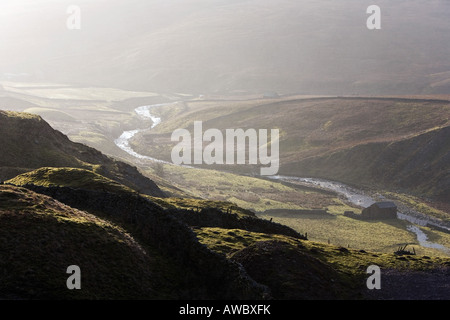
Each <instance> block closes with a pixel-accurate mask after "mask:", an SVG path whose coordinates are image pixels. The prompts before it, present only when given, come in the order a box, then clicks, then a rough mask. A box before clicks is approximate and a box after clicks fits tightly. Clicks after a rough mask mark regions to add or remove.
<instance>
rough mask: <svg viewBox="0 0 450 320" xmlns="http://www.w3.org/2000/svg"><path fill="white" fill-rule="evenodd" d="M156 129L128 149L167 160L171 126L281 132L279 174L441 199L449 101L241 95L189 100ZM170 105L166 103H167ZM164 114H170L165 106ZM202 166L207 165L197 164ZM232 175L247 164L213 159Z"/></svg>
mask: <svg viewBox="0 0 450 320" xmlns="http://www.w3.org/2000/svg"><path fill="white" fill-rule="evenodd" d="M185 105H186V108H185V109H184V110H180V111H179V112H178V113H176V114H175V115H174V114H172V113H170V115H171V116H170V117H168V116H166V117H165V116H164V112H165V110H164V108H161V109H160V110H159V112H161V114H162V117H163V119H164V121H163V123H162V124H161V125H160V126H158V128H156V129H155V130H151V131H149V132H143V133H141V134H138V135H136V137H135V138H134V139H133V140H132V142H131V145H132V146H133V148H135V151H136V152H138V153H141V154H144V155H148V156H151V157H157V158H159V159H163V160H166V161H171V158H170V152H171V150H172V148H173V146H174V145H175V143H172V142H170V135H171V133H172V131H173V130H174V129H175V128H187V129H189V130H192V129H193V122H194V121H200V120H201V121H202V122H203V131H206V130H207V129H209V128H217V129H219V130H221V131H222V132H225V130H226V129H228V128H242V129H244V130H246V129H250V128H253V129H255V128H256V129H259V128H278V129H279V130H280V170H279V173H280V174H282V175H293V176H313V177H321V178H328V179H335V180H338V181H342V182H347V183H350V184H355V185H360V186H376V187H377V188H381V189H390V190H393V189H401V190H402V191H405V192H410V193H414V194H415V195H419V196H424V197H430V198H434V199H438V200H441V201H447V202H448V199H450V197H449V193H448V192H449V190H450V189H449V185H450V177H449V175H448V170H449V169H450V167H449V164H450V161H448V160H449V154H450V149H449V141H450V139H449V134H450V133H449V128H450V122H449V119H450V102H449V101H448V100H438V99H432V97H431V98H422V99H418V98H416V99H409V98H401V97H397V98H394V97H392V98H388V97H386V98H375V97H373V98H371V97H366V98H365V97H335V98H332V97H329V98H328V97H323V98H300V97H284V98H279V99H260V100H248V101H191V102H188V103H186V104H185ZM167 109H170V108H167ZM166 112H171V111H170V110H167V111H166ZM204 167H209V166H206V165H205V166H204ZM213 167H215V168H217V169H222V170H231V171H234V172H237V173H245V174H253V173H254V172H258V171H255V170H254V167H253V166H226V165H222V166H219V165H215V166H213Z"/></svg>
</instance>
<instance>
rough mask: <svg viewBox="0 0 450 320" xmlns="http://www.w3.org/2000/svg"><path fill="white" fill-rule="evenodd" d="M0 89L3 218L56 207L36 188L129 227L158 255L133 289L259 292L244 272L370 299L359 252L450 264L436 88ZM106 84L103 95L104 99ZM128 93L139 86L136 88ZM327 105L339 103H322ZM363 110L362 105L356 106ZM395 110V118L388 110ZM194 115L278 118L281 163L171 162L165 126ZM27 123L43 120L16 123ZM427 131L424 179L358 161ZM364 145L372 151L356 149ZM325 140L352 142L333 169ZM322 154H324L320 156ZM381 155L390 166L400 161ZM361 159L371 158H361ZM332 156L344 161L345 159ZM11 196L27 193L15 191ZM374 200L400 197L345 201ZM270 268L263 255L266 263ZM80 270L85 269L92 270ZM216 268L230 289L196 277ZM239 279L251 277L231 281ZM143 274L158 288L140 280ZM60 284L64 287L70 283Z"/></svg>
mask: <svg viewBox="0 0 450 320" xmlns="http://www.w3.org/2000/svg"><path fill="white" fill-rule="evenodd" d="M3 88H4V90H3V91H1V92H0V105H1V106H2V109H9V110H12V111H10V112H6V113H5V112H4V111H2V117H1V119H0V121H2V124H3V125H2V130H3V131H2V137H3V141H1V143H2V146H3V148H4V150H8V151H7V153H4V155H3V156H2V158H1V163H0V165H1V170H0V174H1V177H0V180H1V181H6V182H5V183H6V185H5V186H4V187H0V196H1V197H3V199H4V201H3V202H2V203H3V207H1V206H0V218H1V217H4V219H13V218H10V215H11V214H13V212H16V211H8V210H10V209H12V208H18V209H17V210H19V211H20V212H22V211H23V212H24V213H26V214H28V212H29V211H30V210H29V209H27V208H32V209H33V210H37V212H38V213H39V214H43V215H44V216H45V215H47V213H48V212H53V211H49V210H50V208H49V206H50V205H51V201H53V200H46V199H47V198H45V199H44V198H42V199H41V197H44V196H45V197H49V198H48V199H54V200H57V201H59V202H61V203H64V205H67V206H68V207H70V208H76V209H77V210H81V211H83V212H84V211H85V212H87V213H90V214H95V216H96V217H97V218H98V219H104V220H105V221H107V222H108V223H111V224H113V225H114V228H116V227H117V228H122V229H124V230H127V231H128V232H130V235H131V237H132V240H131V242H130V245H132V246H137V245H140V246H141V248H142V250H144V251H145V252H147V253H148V252H151V255H152V256H153V257H155V258H154V259H156V260H153V262H152V263H151V264H150V266H151V270H152V271H151V272H153V274H155V275H156V278H155V279H153V280H152V281H150V279H149V280H148V282H147V283H146V284H145V286H147V287H140V286H139V284H138V283H133V286H135V287H136V288H137V290H139V291H138V294H140V295H143V296H145V298H146V299H147V298H150V299H153V298H155V297H164V298H168V299H179V298H180V297H181V298H185V297H187V296H189V297H195V298H200V299H203V298H205V297H218V298H220V297H223V295H225V294H226V290H230V291H228V293H229V292H233V294H237V295H238V296H239V297H242V298H243V299H246V298H249V297H250V299H260V298H261V297H263V296H265V295H267V294H268V293H267V292H265V289H264V286H263V287H259V286H258V284H255V283H253V282H252V281H254V280H255V279H259V280H260V281H262V283H264V285H268V286H269V287H270V289H271V294H272V295H273V294H275V298H280V299H284V298H287V299H314V298H316V299H320V298H326V297H328V298H331V299H335V298H349V299H366V297H367V296H366V294H367V293H364V290H363V288H362V287H361V285H362V284H363V281H362V279H363V278H364V275H365V266H366V264H367V265H368V264H373V263H376V264H378V265H380V266H382V267H383V268H389V269H393V270H411V272H416V271H417V272H426V271H427V270H435V269H440V268H444V269H445V268H446V267H447V266H448V264H449V263H450V261H448V259H449V257H450V252H449V248H450V233H449V232H448V229H447V228H448V224H449V211H448V210H447V209H446V208H447V205H448V203H446V201H445V200H446V194H447V193H448V189H446V185H447V183H448V179H447V180H446V176H445V175H442V174H441V173H442V172H445V170H448V169H446V168H448V167H447V166H448V163H447V162H445V157H446V154H447V153H446V149H445V148H447V146H448V145H447V144H446V143H445V140H442V139H441V138H440V135H441V134H443V135H444V136H445V135H446V131H445V130H446V128H447V125H448V114H449V105H450V102H447V100H445V99H443V98H437V97H426V98H425V97H422V98H421V99H417V98H411V97H408V98H399V97H383V98H370V97H369V98H368V97H365V98H363V97H358V98H357V97H347V98H346V97H324V96H317V97H316V96H299V95H294V96H279V97H276V98H273V97H271V98H267V97H263V96H249V97H246V98H245V99H243V97H224V96H220V97H214V96H201V97H198V96H194V95H187V94H170V95H169V94H156V93H146V92H141V93H138V94H136V93H134V92H127V91H121V90H114V89H110V88H88V89H86V88H81V87H80V88H73V87H69V86H68V87H66V86H63V85H55V84H52V85H50V84H47V85H46V86H43V85H31V84H26V85H25V84H14V85H12V84H9V86H8V85H7V84H3ZM63 92H64V94H68V92H70V96H63ZM111 92H114V95H111V96H112V97H114V98H113V99H112V100H110V99H106V97H107V96H109V94H110V93H111ZM134 94H136V95H137V96H134V97H133V95H134ZM103 99H104V100H103ZM6 105H8V106H9V107H6ZM360 108H362V109H363V110H359V109H360ZM332 109H335V110H338V112H335V113H333V112H331V110H332ZM22 112H26V113H22ZM367 112H369V113H370V115H369V116H365V113H367ZM38 115H39V116H40V117H42V118H40V117H39V116H38ZM392 117H394V118H395V119H396V121H395V122H393V121H391V122H389V123H386V122H387V119H388V118H389V119H391V118H392ZM194 120H198V121H203V125H204V127H205V129H209V128H217V129H220V130H226V129H227V128H243V129H248V128H263V129H271V128H277V129H279V130H280V141H279V142H280V173H279V175H276V176H269V177H265V176H260V174H259V167H258V166H257V165H251V164H242V165H232V166H231V165H228V166H227V165H205V164H202V165H191V166H184V165H174V164H173V163H171V159H170V152H171V149H172V148H173V146H174V142H173V141H171V139H170V135H171V133H172V132H173V130H175V129H177V128H184V129H187V130H188V131H189V130H193V129H194V126H193V122H194ZM47 122H48V124H47ZM25 128H26V130H25ZM52 128H55V129H57V130H59V131H60V132H58V131H54V130H53V129H52ZM30 130H31V131H33V132H39V134H35V135H33V136H27V134H26V133H27V132H30ZM12 136H14V137H16V138H17V137H20V139H21V141H23V142H22V144H21V146H16V145H14V144H13V143H10V142H9V141H10V140H9V138H8V137H12ZM422 139H423V140H424V143H425V142H429V143H430V144H431V145H432V146H433V145H435V147H433V148H432V149H429V148H428V149H426V150H431V151H433V150H436V151H433V152H435V153H432V152H431V153H430V152H428V151H427V153H426V155H427V157H428V158H426V159H425V160H423V161H428V162H429V163H430V168H429V171H428V172H429V174H431V175H429V178H430V179H429V180H427V179H419V180H418V181H417V183H420V184H421V187H420V189H419V188H416V186H411V187H409V188H400V186H404V184H402V183H403V182H402V179H405V181H414V179H417V177H418V176H417V175H412V176H406V177H404V176H398V177H396V181H395V183H386V181H385V180H379V179H377V177H376V176H374V175H373V174H374V172H375V173H376V172H377V171H376V170H375V169H376V168H377V167H376V164H377V163H376V162H375V163H371V162H369V160H373V159H375V157H373V156H372V155H370V152H371V151H370V150H371V149H370V148H369V147H368V146H372V145H376V146H377V147H375V149H377V148H380V147H379V146H383V145H387V146H388V147H387V149H389V147H390V146H392V145H397V144H398V145H400V146H407V145H408V143H409V141H421V140H422ZM295 141H298V142H299V143H296V142H295ZM436 144H437V145H436ZM365 148H368V150H369V154H366V155H364V154H363V153H361V152H360V150H366V149H365ZM402 148H404V149H402V150H403V151H404V150H408V148H406V147H402ZM97 150H98V151H97ZM23 152H26V154H28V155H33V156H31V157H32V158H30V159H29V158H27V157H24V156H23V155H24V154H23ZM383 152H386V151H382V152H381V153H383ZM336 154H344V155H346V156H345V157H347V154H351V156H350V155H349V156H348V158H345V159H344V160H343V163H344V164H347V165H348V166H349V167H353V171H356V172H353V171H352V174H349V175H345V176H344V175H342V176H339V175H338V176H336V174H339V170H338V169H337V170H338V172H337V173H334V171H333V170H331V169H332V168H333V166H336V162H334V161H335V160H334V159H335V158H334V157H336ZM355 154H356V156H355ZM424 155H425V154H420V152H419V151H418V152H416V155H415V156H417V157H419V158H422V159H423V157H424ZM28 157H30V156H28ZM431 157H432V159H431ZM31 159H32V161H31ZM312 159H317V164H318V166H317V167H314V169H315V170H316V171H313V170H311V171H308V170H307V168H308V166H307V165H305V164H309V163H310V162H311V161H312ZM324 159H327V161H331V160H333V161H331V162H330V163H327V162H326V161H325V160H324ZM328 159H331V160H328ZM339 159H341V160H342V158H339ZM385 159H390V160H395V159H397V158H395V157H393V156H391V157H390V158H385ZM421 164H422V162H421V161H420V160H417V163H414V162H413V163H412V164H410V167H411V168H412V170H416V173H417V174H418V173H420V169H419V167H420V165H421ZM384 165H385V166H387V167H386V168H389V169H390V170H394V169H395V166H396V165H397V163H396V162H393V163H389V162H386V163H385V164H384ZM370 166H372V169H373V170H374V171H370V170H366V171H364V170H363V169H364V168H367V167H370ZM415 166H417V168H415ZM342 170H343V172H347V171H345V170H347V168H346V167H343V168H342ZM333 173H334V174H333ZM336 177H343V179H335V178H336ZM371 177H373V178H374V179H372V178H371ZM147 179H148V180H147ZM336 181H339V182H336ZM149 186H151V187H150V188H149ZM27 190H28V191H27ZM420 190H424V191H425V192H424V194H420V192H418V191H420ZM22 195H23V196H22ZM41 195H42V196H41ZM21 197H24V198H23V199H22V200H20V199H21ZM385 199H390V200H392V201H394V202H395V203H396V205H397V206H398V210H399V211H398V218H397V219H394V220H375V221H364V220H360V219H354V218H352V217H349V216H348V215H347V214H346V213H347V212H350V211H351V212H355V213H357V214H358V213H360V212H361V210H362V209H363V208H365V207H367V206H369V205H370V204H371V203H372V202H374V201H378V200H385ZM130 208H134V209H133V210H131V211H130ZM2 210H3V211H2ZM52 210H54V209H52ZM55 210H57V211H58V210H62V209H59V208H58V209H55ZM64 210H65V209H64ZM60 214H61V213H56V215H60ZM67 214H68V215H69V216H68V217H67V219H68V220H70V221H72V220H73V221H77V218H76V216H72V213H67ZM44 216H39V217H44ZM11 217H12V216H11ZM410 218H414V219H416V220H411V219H410ZM30 219H35V218H33V217H30ZM421 219H424V220H425V223H422V221H420V220H421ZM5 221H6V220H5ZM8 221H10V220H8ZM11 221H15V220H14V219H13V220H11ZM15 223H19V222H15ZM99 223H100V224H103V223H106V222H103V221H100V222H99ZM17 226H18V227H19V225H17ZM158 226H159V227H158ZM5 232H6V231H5ZM175 234H177V236H175V237H174V235H175ZM8 237H9V235H8ZM11 237H12V236H11ZM52 237H54V238H51V240H50V241H51V243H56V242H57V238H58V237H59V235H58V234H56V233H53V234H52ZM74 237H75V238H76V237H77V236H74ZM102 237H103V236H102ZM108 237H109V236H108ZM169 238H171V240H170V241H168V239H169ZM76 239H78V238H76ZM24 241H25V240H24ZM26 241H31V239H29V240H26ZM77 241H81V242H82V241H83V240H82V239H78V240H77ZM107 241H109V240H107ZM114 241H115V240H114ZM133 241H135V242H136V243H137V244H136V245H134V244H133V243H134V242H133ZM119 243H121V241H119ZM183 243H184V244H183ZM198 244H202V245H204V246H206V248H208V250H207V251H204V248H205V247H201V246H198ZM68 245H69V244H66V246H68ZM180 246H182V247H183V248H185V249H183V250H186V251H182V252H184V253H181V252H180V256H178V254H177V255H176V259H175V260H173V259H172V258H171V254H172V253H173V252H178V251H176V250H177V249H175V248H179V247H180ZM188 247H189V248H190V249H188ZM399 247H405V248H407V249H409V250H413V251H414V255H405V256H402V255H398V254H397V253H396V251H398V249H399ZM0 249H1V248H0ZM262 249H263V250H264V252H266V253H267V254H268V255H270V256H272V257H277V259H279V262H280V264H281V266H282V268H283V270H285V271H284V272H285V273H283V274H280V275H279V277H281V278H278V276H277V277H274V278H272V277H270V279H267V281H265V280H263V279H260V278H259V276H258V272H259V271H258V270H255V269H253V268H252V264H251V263H253V262H251V263H250V261H253V259H256V260H254V261H258V260H257V259H259V255H258V254H257V252H259V250H262ZM49 250H56V251H55V252H54V253H53V251H51V252H52V253H51V254H55V255H58V254H60V253H58V249H57V247H55V248H54V247H51V248H50V249H49ZM71 250H72V249H71ZM120 250H123V249H120ZM132 250H134V249H132ZM174 250H175V251H174ZM133 252H134V251H133ZM212 253H217V254H219V256H220V257H222V258H218V257H214V254H212ZM311 255H313V256H311ZM292 256H295V257H296V258H295V261H307V262H306V263H308V264H309V263H310V264H311V268H315V269H316V270H318V271H317V272H319V273H320V274H322V273H323V277H322V278H321V279H322V280H320V281H321V282H320V283H317V284H313V283H312V282H311V284H310V285H317V291H313V292H310V291H297V290H296V288H299V287H298V286H299V283H304V282H305V281H313V279H316V278H315V277H313V276H312V275H310V276H311V277H310V278H304V276H305V275H304V274H297V273H296V271H295V268H294V266H295V265H292V266H289V261H291V257H292ZM249 257H250V259H251V260H248V259H249ZM313 257H314V258H313ZM64 259H65V258H64ZM132 259H134V260H133V261H135V260H136V259H141V258H139V256H137V258H134V257H133V258H132ZM198 259H200V260H198ZM304 259H306V260H304ZM316 259H317V260H316ZM269 260H270V259H269ZM65 261H66V260H61V263H65ZM186 261H188V262H186ZM267 261H268V260H267ZM234 262H239V263H242V264H243V265H245V266H246V272H248V274H246V275H245V276H244V278H245V277H246V276H249V277H251V280H249V279H247V278H245V279H242V278H239V276H238V271H237V270H236V269H235V266H234ZM99 263H106V261H103V260H102V261H99ZM136 263H137V262H136ZM139 263H140V262H139ZM145 263H147V264H148V262H145ZM185 263H188V264H189V267H188V269H187V270H188V272H187V276H188V278H186V279H183V277H180V274H181V273H180V272H181V270H182V269H183V268H186V265H185ZM247 263H250V264H248V265H247ZM211 266H215V268H217V272H215V273H213V274H211V275H209V276H208V277H207V278H205V279H203V280H202V281H200V282H198V281H199V279H200V278H201V277H202V271H201V270H204V269H203V268H207V269H208V270H210V268H211ZM7 267H8V268H9V267H10V266H7ZM274 267H275V266H273V265H271V264H270V263H263V270H264V272H268V274H269V273H270V272H272V271H270V270H272V269H273V268H274ZM49 268H50V267H49ZM118 268H119V269H120V268H122V266H118ZM139 268H142V266H141V265H140V264H139ZM196 268H199V269H198V270H197V271H196ZM329 268H332V269H329ZM326 270H328V271H326ZM89 272H90V273H91V272H92V276H94V274H95V272H94V271H89ZM227 272H229V273H230V276H229V277H227V280H220V281H227V282H226V288H229V289H225V288H224V290H223V291H220V292H215V291H214V286H213V287H211V286H210V285H208V284H207V282H208V281H212V282H211V283H214V282H215V281H219V280H218V279H219V278H220V277H221V274H223V273H227ZM327 272H328V274H329V275H331V278H332V279H333V280H332V281H333V282H334V283H336V285H337V287H336V288H335V289H336V291H333V292H327V289H326V288H327V285H326V283H325V282H323V281H327V280H326V279H328V278H329V276H325V274H327ZM402 272H404V271H402ZM408 272H409V271H408ZM427 274H428V273H427ZM199 277H200V278H199ZM235 277H237V278H235ZM284 277H286V278H284ZM167 278H171V279H173V280H171V281H167ZM286 279H289V280H286ZM307 279H310V280H307ZM358 279H359V280H358ZM328 280H330V279H328ZM15 281H18V280H17V279H12V280H11V286H10V287H8V288H10V289H11V288H14V285H15V284H14V283H15ZM43 281H46V280H43ZM133 281H134V280H133ZM146 281H147V280H146ZM228 281H229V282H228ZM235 281H238V282H239V283H242V284H243V285H244V286H250V287H251V288H252V289H251V290H250V291H248V290H247V289H245V288H243V287H240V286H235V283H236V282H235ZM241 281H244V282H241ZM257 281H258V280H257ZM314 281H315V280H314ZM330 281H331V280H330ZM194 283H195V285H194ZM123 285H125V284H124V283H122V282H120V281H119V282H118V283H117V286H123ZM146 288H147V289H148V288H160V291H159V292H158V290H156V291H155V290H149V291H145V290H146ZM10 289H8V290H10ZM5 290H6V289H5ZM8 290H6V291H4V292H9V291H8ZM11 290H12V291H11V292H16V291H15V289H11ZM27 290H28V291H27ZM45 290H47V291H46V294H48V295H49V297H52V296H53V295H54V294H55V292H54V291H53V289H52V286H49V287H46V289H45ZM246 290H247V291H246ZM126 292H128V291H126ZM126 292H125V294H126ZM274 292H275V293H274ZM15 294H16V295H19V296H22V295H23V296H27V297H28V295H29V294H34V291H33V288H31V287H30V288H28V287H27V288H25V289H23V291H22V292H20V293H17V292H16V293H15ZM86 294H87V295H84V296H81V298H86V297H87V298H90V297H92V296H96V295H98V294H99V292H97V291H95V290H94V289H92V291H89V292H87V293H86ZM1 295H2V291H1V290H0V296H1ZM64 296H65V297H68V298H73V297H75V296H70V295H67V294H66V293H64ZM131 296H132V295H130V297H131ZM7 297H9V296H7ZM112 297H120V295H112Z"/></svg>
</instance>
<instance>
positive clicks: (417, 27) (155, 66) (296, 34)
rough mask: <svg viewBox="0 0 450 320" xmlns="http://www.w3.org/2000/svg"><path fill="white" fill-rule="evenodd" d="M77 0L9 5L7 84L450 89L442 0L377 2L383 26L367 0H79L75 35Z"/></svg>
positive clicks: (191, 89)
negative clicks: (72, 22) (70, 24)
mask: <svg viewBox="0 0 450 320" xmlns="http://www.w3.org/2000/svg"><path fill="white" fill-rule="evenodd" d="M72 4H73V2H72V1H69V0H61V1H58V2H54V1H43V0H39V1H33V2H32V3H31V2H27V4H26V5H24V6H15V9H16V10H17V11H15V12H14V11H12V9H10V8H9V6H8V5H5V7H4V8H2V12H6V14H7V17H8V19H3V24H4V26H5V27H4V28H3V30H5V31H4V35H3V34H2V36H3V38H2V39H3V42H2V43H3V44H4V50H2V51H1V52H0V71H1V70H3V71H2V73H3V74H4V78H5V79H11V80H18V81H41V82H43V81H55V82H63V83H76V84H83V85H94V86H104V87H105V86H107V87H119V88H128V89H132V90H148V91H151V92H155V91H156V92H184V93H193V94H207V93H216V92H221V93H223V92H242V91H246V92H260V93H261V92H274V91H275V92H280V93H293V92H294V93H302V94H354V93H356V94H366V95H367V94H371V95H372V94H373V95H380V94H411V93H413V94H427V93H435V94H436V93H448V90H449V83H450V82H449V79H450V73H449V70H450V58H449V55H448V52H449V43H450V41H448V40H449V32H448V31H449V30H450V22H449V20H448V16H449V13H450V6H449V4H448V2H447V1H443V0H430V1H420V0H410V1H389V0H378V1H376V4H377V5H378V6H379V7H380V8H381V30H369V29H368V28H367V27H366V21H367V19H368V18H369V15H368V14H367V13H366V10H367V8H368V7H369V6H370V5H373V4H374V3H373V1H368V0H342V1H325V0H317V1H292V0H277V1H268V0H235V1H225V0H214V1H212V0H172V1H161V0H157V1H142V0H130V1H127V2H123V1H120V0H110V1H108V2H107V3H103V2H92V1H88V0H79V1H77V5H79V6H80V9H81V29H80V30H68V29H67V28H66V25H65V24H66V20H67V19H68V18H69V15H67V14H66V10H67V8H68V6H69V5H72ZM23 21H33V23H30V24H24V23H23ZM17 39H23V40H22V41H18V40H17ZM30 42H32V43H33V47H32V49H31V50H32V51H33V54H32V55H30V54H29V51H30V47H29V43H30ZM0 75H1V74H0Z"/></svg>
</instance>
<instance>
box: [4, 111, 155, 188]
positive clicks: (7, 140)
mask: <svg viewBox="0 0 450 320" xmlns="http://www.w3.org/2000/svg"><path fill="white" fill-rule="evenodd" d="M18 141H20V142H19V143H18ZM0 145H1V146H2V156H1V157H0V180H3V181H4V180H7V179H10V178H13V177H14V176H16V175H17V174H20V173H24V172H27V171H30V170H33V169H37V168H40V167H73V168H84V169H89V170H92V171H94V172H96V173H98V174H101V175H103V176H105V177H107V178H110V179H112V180H115V181H116V182H120V183H122V184H124V185H126V186H128V187H130V188H133V189H135V190H138V191H139V192H141V193H146V194H149V195H154V196H159V197H163V196H164V193H163V192H162V191H161V190H160V189H159V187H158V186H157V185H156V184H155V183H154V182H153V181H152V180H150V179H149V178H147V177H145V176H143V175H142V174H141V173H140V172H139V171H138V169H137V168H136V167H134V166H131V165H129V164H127V163H124V162H121V161H117V160H115V159H113V158H111V157H108V156H105V155H104V154H102V153H101V152H99V151H97V150H96V149H93V148H91V147H88V146H86V145H83V144H80V143H74V142H72V141H70V140H69V139H68V138H67V136H66V135H64V134H62V133H61V132H59V131H56V130H54V129H53V128H52V127H50V125H49V124H48V123H47V122H46V121H44V120H43V119H42V118H41V117H40V116H37V115H33V114H28V113H18V112H11V111H1V110H0Z"/></svg>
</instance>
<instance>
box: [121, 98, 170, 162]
mask: <svg viewBox="0 0 450 320" xmlns="http://www.w3.org/2000/svg"><path fill="white" fill-rule="evenodd" d="M175 103H176V102H174V103H161V104H153V105H148V106H141V107H138V108H136V109H134V112H136V114H137V115H138V116H139V117H140V118H141V119H142V120H146V121H148V120H150V121H152V125H151V126H150V129H153V128H154V127H156V126H157V125H158V124H160V123H161V118H160V117H158V116H155V115H153V114H151V113H150V110H151V109H153V108H157V107H161V106H168V105H172V104H175ZM145 130H148V129H135V130H129V131H124V132H123V133H122V134H121V135H120V137H119V138H117V139H116V140H114V143H115V144H116V146H118V147H119V148H120V149H122V150H123V151H125V152H126V153H128V154H130V155H132V156H133V157H135V158H138V159H141V160H150V161H154V162H161V163H168V162H167V161H163V160H159V159H156V158H152V157H148V156H144V155H142V154H139V153H137V152H136V151H134V150H133V148H132V147H131V146H130V140H131V139H132V138H133V137H134V136H135V135H136V134H138V133H139V132H142V131H145Z"/></svg>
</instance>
